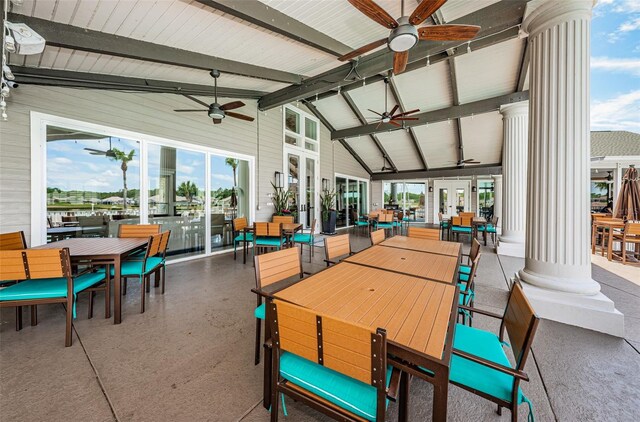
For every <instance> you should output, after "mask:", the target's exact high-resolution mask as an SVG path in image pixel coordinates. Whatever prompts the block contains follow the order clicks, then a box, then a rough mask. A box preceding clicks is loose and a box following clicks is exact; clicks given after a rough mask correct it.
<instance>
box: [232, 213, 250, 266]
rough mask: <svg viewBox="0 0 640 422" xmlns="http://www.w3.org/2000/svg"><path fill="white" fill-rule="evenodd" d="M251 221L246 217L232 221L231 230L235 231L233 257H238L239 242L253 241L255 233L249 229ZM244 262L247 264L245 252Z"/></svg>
mask: <svg viewBox="0 0 640 422" xmlns="http://www.w3.org/2000/svg"><path fill="white" fill-rule="evenodd" d="M248 228H249V223H248V222H247V218H246V217H238V218H234V219H233V221H231V230H232V231H233V259H234V260H235V259H236V255H237V248H238V243H242V244H243V245H242V246H243V247H244V246H245V245H244V243H253V233H250V232H248V231H247V229H248ZM243 256H244V260H245V261H244V263H245V264H246V259H247V255H246V254H243Z"/></svg>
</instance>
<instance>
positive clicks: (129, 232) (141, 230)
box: [118, 224, 162, 238]
mask: <svg viewBox="0 0 640 422" xmlns="http://www.w3.org/2000/svg"><path fill="white" fill-rule="evenodd" d="M161 229H162V225H161V224H120V225H119V226H118V237H122V238H130V237H149V236H151V235H152V234H158V233H160V230H161Z"/></svg>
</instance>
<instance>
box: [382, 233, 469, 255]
mask: <svg viewBox="0 0 640 422" xmlns="http://www.w3.org/2000/svg"><path fill="white" fill-rule="evenodd" d="M380 245H382V246H388V247H393V248H399V249H410V250H413V251H418V252H428V253H432V254H436V255H448V256H456V257H457V256H459V255H460V249H461V248H462V244H460V243H457V242H445V241H441V240H431V239H418V238H415V237H407V236H393V237H390V238H388V239H386V240H385V241H383V242H382V243H380Z"/></svg>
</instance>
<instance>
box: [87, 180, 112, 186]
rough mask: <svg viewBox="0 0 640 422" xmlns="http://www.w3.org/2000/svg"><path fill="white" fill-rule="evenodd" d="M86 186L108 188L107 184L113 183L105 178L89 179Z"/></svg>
mask: <svg viewBox="0 0 640 422" xmlns="http://www.w3.org/2000/svg"><path fill="white" fill-rule="evenodd" d="M84 186H86V187H87V188H106V187H107V186H111V184H110V183H109V182H106V181H105V180H104V179H89V180H87V181H86V182H85V183H84Z"/></svg>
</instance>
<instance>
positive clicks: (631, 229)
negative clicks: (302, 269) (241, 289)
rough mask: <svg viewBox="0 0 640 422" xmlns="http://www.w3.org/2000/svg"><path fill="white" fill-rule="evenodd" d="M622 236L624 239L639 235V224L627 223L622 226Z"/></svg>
mask: <svg viewBox="0 0 640 422" xmlns="http://www.w3.org/2000/svg"><path fill="white" fill-rule="evenodd" d="M624 235H625V237H626V236H638V235H640V222H633V221H627V222H626V223H625V225H624Z"/></svg>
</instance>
